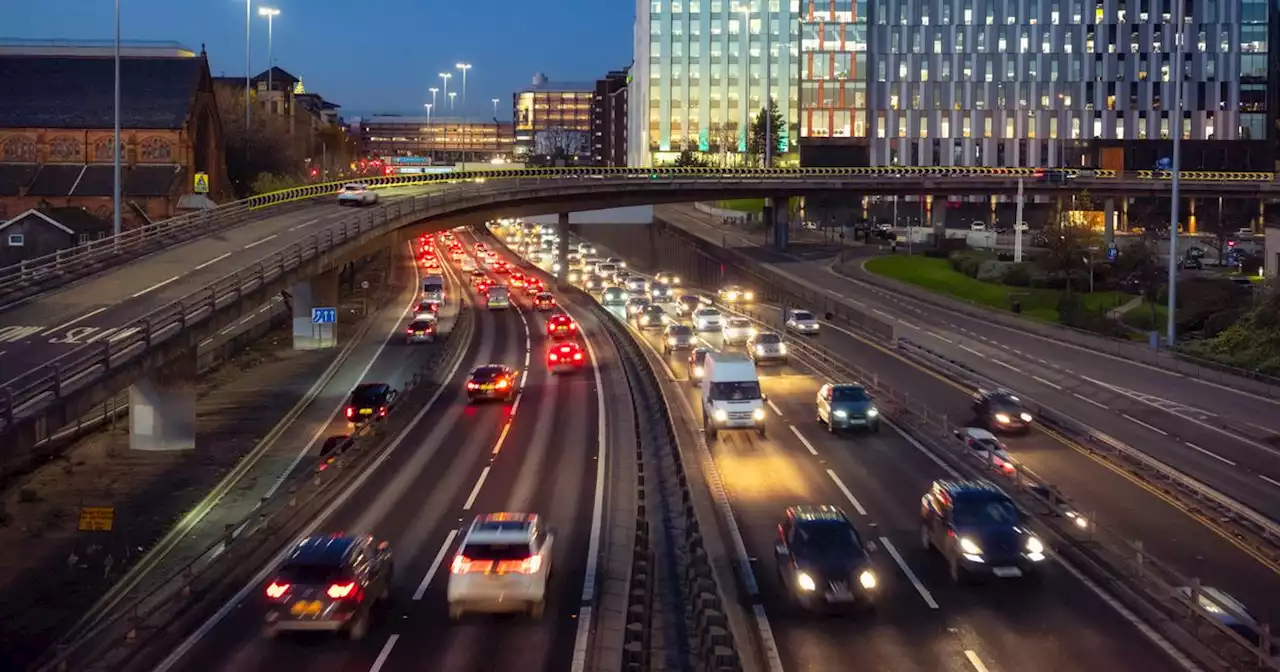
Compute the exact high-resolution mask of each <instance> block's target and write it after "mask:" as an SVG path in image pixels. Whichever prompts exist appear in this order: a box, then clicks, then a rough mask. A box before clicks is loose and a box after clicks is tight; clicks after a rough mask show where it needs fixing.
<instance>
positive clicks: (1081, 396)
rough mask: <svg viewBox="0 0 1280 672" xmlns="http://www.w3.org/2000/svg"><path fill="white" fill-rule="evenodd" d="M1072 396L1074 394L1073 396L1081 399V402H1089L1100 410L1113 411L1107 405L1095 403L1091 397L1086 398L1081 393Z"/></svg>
mask: <svg viewBox="0 0 1280 672" xmlns="http://www.w3.org/2000/svg"><path fill="white" fill-rule="evenodd" d="M1071 394H1072V395H1074V396H1075V398H1076V399H1080V400H1081V401H1087V402H1089V403H1091V404H1093V405H1094V406H1097V407H1098V408H1104V409H1106V410H1111V409H1109V408H1107V407H1106V406H1105V405H1103V404H1101V403H1098V402H1096V401H1094V400H1092V399H1090V398H1089V397H1086V396H1084V395H1082V394H1079V393H1077V392H1072V393H1071Z"/></svg>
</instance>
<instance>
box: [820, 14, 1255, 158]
mask: <svg viewBox="0 0 1280 672" xmlns="http://www.w3.org/2000/svg"><path fill="white" fill-rule="evenodd" d="M819 1H820V2H821V1H822V0H819ZM858 4H859V5H861V4H862V3H858ZM1185 8H1186V10H1185V11H1186V12H1187V14H1186V19H1185V22H1184V24H1183V31H1182V34H1183V36H1184V37H1183V44H1184V45H1185V46H1184V51H1183V73H1184V74H1183V77H1184V80H1183V81H1184V86H1183V87H1182V101H1183V112H1182V115H1183V140H1184V142H1183V167H1184V168H1186V169H1196V168H1199V169H1205V170H1223V169H1226V170H1271V169H1273V167H1274V163H1273V161H1272V156H1271V146H1270V143H1269V138H1268V136H1269V135H1270V134H1272V133H1273V132H1274V131H1272V130H1271V123H1270V122H1269V116H1268V111H1267V102H1268V99H1269V98H1274V93H1273V92H1272V90H1271V89H1268V80H1269V77H1268V24H1267V19H1268V16H1267V4H1266V0H1195V1H1191V0H1187V2H1186V3H1185ZM1173 12H1174V0H877V1H876V2H874V3H872V6H871V7H870V14H869V15H868V21H867V23H866V29H867V49H868V65H869V66H870V67H869V69H868V71H867V72H866V73H865V75H866V79H867V104H868V108H869V114H868V117H867V119H866V128H865V132H866V134H867V135H868V136H869V142H868V144H869V146H870V160H871V163H872V164H873V165H889V164H903V165H943V166H948V165H985V166H1090V165H1092V166H1101V167H1107V168H1121V167H1128V168H1139V169H1140V168H1151V167H1154V166H1155V165H1156V163H1157V162H1158V161H1159V160H1160V159H1161V158H1165V157H1168V156H1169V155H1170V154H1171V144H1172V143H1171V141H1170V140H1171V137H1172V133H1173V126H1174V121H1175V120H1174V119H1173V118H1171V116H1170V115H1171V113H1172V110H1173V107H1174V102H1173V101H1174V100H1175V93H1174V75H1173V71H1174V69H1175V68H1174V65H1175V64H1174V53H1173V52H1174V30H1173V28H1174V17H1173ZM856 102H857V101H856V99H855V103H856ZM1273 112H1274V111H1273ZM855 119H856V117H855ZM814 128H815V130H816V129H817V124H815V126H814ZM858 130H859V129H858V127H857V123H856V121H855V123H854V129H853V134H854V135H857V132H858Z"/></svg>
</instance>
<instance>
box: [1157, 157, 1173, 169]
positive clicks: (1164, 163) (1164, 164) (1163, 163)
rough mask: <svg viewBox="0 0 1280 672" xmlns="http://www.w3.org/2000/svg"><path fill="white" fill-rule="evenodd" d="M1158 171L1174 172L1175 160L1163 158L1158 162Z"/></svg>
mask: <svg viewBox="0 0 1280 672" xmlns="http://www.w3.org/2000/svg"><path fill="white" fill-rule="evenodd" d="M1156 170H1173V159H1170V158H1169V157H1167V156H1165V157H1161V158H1160V160H1159V161H1156Z"/></svg>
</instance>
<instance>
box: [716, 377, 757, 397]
mask: <svg viewBox="0 0 1280 672" xmlns="http://www.w3.org/2000/svg"><path fill="white" fill-rule="evenodd" d="M711 398H712V399H713V400H715V401H745V400H748V399H759V398H760V383H758V382H756V381H754V380H750V381H742V382H735V383H712V384H711Z"/></svg>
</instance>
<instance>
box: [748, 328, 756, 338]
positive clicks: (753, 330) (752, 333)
mask: <svg viewBox="0 0 1280 672" xmlns="http://www.w3.org/2000/svg"><path fill="white" fill-rule="evenodd" d="M755 337H756V328H755V327H751V328H750V329H748V330H747V338H755Z"/></svg>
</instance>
